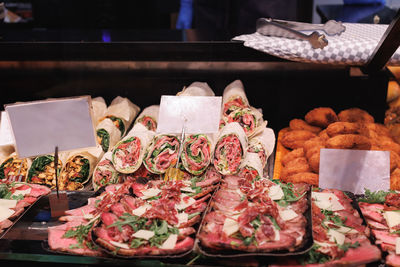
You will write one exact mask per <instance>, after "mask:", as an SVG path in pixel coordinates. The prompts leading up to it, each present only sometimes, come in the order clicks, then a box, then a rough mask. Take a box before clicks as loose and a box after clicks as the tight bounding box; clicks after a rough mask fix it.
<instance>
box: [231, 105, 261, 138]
mask: <svg viewBox="0 0 400 267" xmlns="http://www.w3.org/2000/svg"><path fill="white" fill-rule="evenodd" d="M223 121H224V125H226V124H227V123H230V122H238V123H239V124H240V126H242V127H243V130H244V131H245V133H246V135H247V136H248V137H249V136H252V135H253V134H254V133H255V132H256V130H257V128H258V127H259V126H260V125H261V124H262V123H263V121H264V120H263V115H262V113H261V112H260V111H259V110H257V109H256V108H254V107H251V108H243V109H241V108H238V109H234V110H232V111H231V112H230V113H229V115H228V116H224V117H223Z"/></svg>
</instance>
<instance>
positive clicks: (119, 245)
mask: <svg viewBox="0 0 400 267" xmlns="http://www.w3.org/2000/svg"><path fill="white" fill-rule="evenodd" d="M110 243H111V244H113V245H114V246H116V247H120V248H125V249H130V247H129V246H128V245H127V244H125V243H121V242H115V241H110Z"/></svg>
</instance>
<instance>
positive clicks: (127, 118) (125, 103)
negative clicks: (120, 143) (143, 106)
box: [105, 96, 140, 133]
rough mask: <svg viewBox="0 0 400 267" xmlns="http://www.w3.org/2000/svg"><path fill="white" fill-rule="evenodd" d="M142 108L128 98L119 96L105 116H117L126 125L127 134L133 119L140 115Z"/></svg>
mask: <svg viewBox="0 0 400 267" xmlns="http://www.w3.org/2000/svg"><path fill="white" fill-rule="evenodd" d="M139 111H140V108H139V107H138V106H137V105H135V104H133V103H132V102H131V101H130V100H129V99H128V98H126V97H120V96H117V97H116V98H114V100H113V101H112V102H111V104H110V106H109V107H108V108H107V111H106V113H105V116H115V117H117V118H120V119H122V120H123V122H124V123H125V133H126V131H127V130H128V128H129V126H130V125H131V123H132V121H133V119H134V118H135V117H136V115H137V114H138V113H139Z"/></svg>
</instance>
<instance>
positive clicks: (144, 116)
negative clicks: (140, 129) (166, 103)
mask: <svg viewBox="0 0 400 267" xmlns="http://www.w3.org/2000/svg"><path fill="white" fill-rule="evenodd" d="M159 111H160V106H159V105H153V106H149V107H147V108H145V109H144V110H143V111H142V113H140V114H139V116H138V117H137V119H136V121H135V125H136V124H138V123H141V124H143V125H144V126H146V128H147V130H149V131H154V132H155V131H156V129H157V123H158V113H159Z"/></svg>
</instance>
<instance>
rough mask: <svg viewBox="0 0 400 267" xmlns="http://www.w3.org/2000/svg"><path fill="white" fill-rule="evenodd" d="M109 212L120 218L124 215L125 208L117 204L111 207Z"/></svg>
mask: <svg viewBox="0 0 400 267" xmlns="http://www.w3.org/2000/svg"><path fill="white" fill-rule="evenodd" d="M111 211H112V212H113V213H114V214H115V215H117V216H118V217H120V216H122V214H124V213H126V212H127V211H126V210H125V207H124V205H123V204H122V203H120V202H118V203H115V204H113V205H111Z"/></svg>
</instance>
